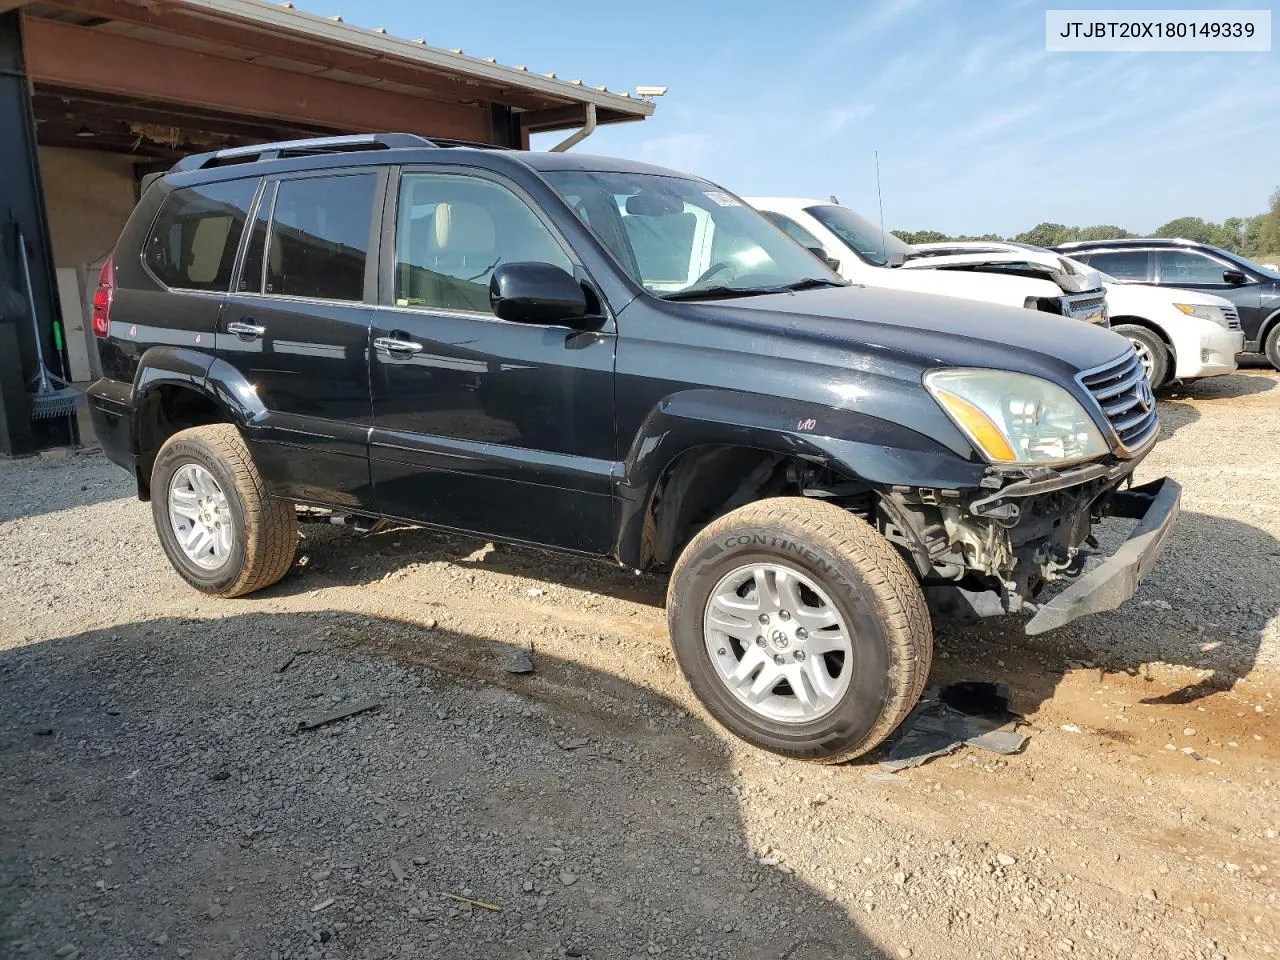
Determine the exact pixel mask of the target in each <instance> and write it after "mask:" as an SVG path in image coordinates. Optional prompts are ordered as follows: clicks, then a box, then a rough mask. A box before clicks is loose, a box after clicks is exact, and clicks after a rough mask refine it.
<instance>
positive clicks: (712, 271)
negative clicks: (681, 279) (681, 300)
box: [689, 260, 733, 287]
mask: <svg viewBox="0 0 1280 960" xmlns="http://www.w3.org/2000/svg"><path fill="white" fill-rule="evenodd" d="M732 267H733V264H732V263H730V262H729V261H728V260H719V261H717V262H715V263H713V264H712V265H711V266H709V267H707V269H705V270H703V271H702V275H701V276H700V277H698V279H697V280H695V281H693V283H691V284H689V286H690V287H696V286H698V285H699V284H700V283H702V282H703V281H704V280H710V279H711V278H712V277H714V276H715V275H716V274H717V273H719V272H720V271H721V270H728V269H730V268H732Z"/></svg>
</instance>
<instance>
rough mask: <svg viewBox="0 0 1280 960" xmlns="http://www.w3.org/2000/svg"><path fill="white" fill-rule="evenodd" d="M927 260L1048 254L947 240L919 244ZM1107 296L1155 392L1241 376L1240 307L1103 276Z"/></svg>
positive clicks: (1007, 244) (1115, 324)
mask: <svg viewBox="0 0 1280 960" xmlns="http://www.w3.org/2000/svg"><path fill="white" fill-rule="evenodd" d="M916 249H917V250H919V251H921V252H922V253H924V254H925V255H926V256H953V255H957V254H963V253H966V252H969V253H999V252H1010V251H1018V250H1027V251H1032V252H1044V250H1043V248H1042V247H1036V246H1032V245H1030V244H1023V243H1014V242H1011V241H991V240H968V241H962V240H947V241H943V242H940V243H919V244H916ZM1102 279H1103V285H1104V286H1105V287H1106V290H1107V311H1108V313H1109V314H1110V318H1111V329H1112V330H1114V331H1115V332H1116V333H1119V334H1121V335H1122V336H1125V337H1128V338H1129V342H1130V343H1132V344H1133V348H1134V350H1136V351H1137V352H1138V358H1139V359H1140V360H1141V361H1142V366H1143V368H1144V369H1145V370H1146V371H1147V379H1149V380H1150V381H1151V386H1152V388H1153V389H1159V388H1160V387H1162V386H1164V385H1165V384H1166V383H1168V382H1169V381H1170V380H1174V379H1177V380H1199V379H1202V378H1204V377H1216V376H1219V375H1221V374H1224V373H1232V372H1234V371H1235V370H1236V354H1238V353H1240V352H1241V351H1242V350H1243V349H1244V333H1243V332H1242V331H1241V329H1240V316H1239V314H1238V313H1237V312H1236V307H1235V304H1233V303H1232V302H1231V301H1230V300H1226V299H1224V298H1222V297H1215V296H1213V295H1212V294H1208V293H1200V292H1199V291H1196V290H1181V289H1177V290H1171V289H1161V288H1159V287H1148V286H1143V285H1141V284H1136V283H1128V282H1126V281H1123V280H1118V279H1116V278H1115V277H1112V276H1110V275H1109V274H1106V273H1104V274H1102Z"/></svg>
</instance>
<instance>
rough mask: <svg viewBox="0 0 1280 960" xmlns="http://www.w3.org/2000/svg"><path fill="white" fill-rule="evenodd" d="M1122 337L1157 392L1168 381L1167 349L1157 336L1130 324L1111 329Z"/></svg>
mask: <svg viewBox="0 0 1280 960" xmlns="http://www.w3.org/2000/svg"><path fill="white" fill-rule="evenodd" d="M1111 329H1112V330H1114V331H1115V332H1116V333H1118V334H1120V335H1121V336H1122V337H1126V338H1128V340H1129V342H1130V343H1132V344H1133V349H1134V350H1135V351H1136V352H1137V354H1138V359H1139V360H1140V361H1142V368H1143V369H1144V370H1146V371H1147V379H1148V380H1150V381H1151V389H1152V390H1158V389H1159V388H1160V387H1162V386H1164V384H1165V381H1167V380H1168V379H1169V359H1170V357H1169V348H1168V347H1167V346H1166V345H1165V342H1164V341H1163V340H1161V339H1160V337H1159V335H1158V334H1155V333H1152V332H1151V331H1150V330H1148V329H1147V328H1146V327H1139V326H1137V325H1136V324H1132V323H1121V324H1117V325H1116V326H1114V327H1112V328H1111Z"/></svg>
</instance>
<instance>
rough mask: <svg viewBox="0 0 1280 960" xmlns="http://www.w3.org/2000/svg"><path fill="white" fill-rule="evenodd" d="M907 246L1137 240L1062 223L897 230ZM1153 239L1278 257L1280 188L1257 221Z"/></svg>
mask: <svg viewBox="0 0 1280 960" xmlns="http://www.w3.org/2000/svg"><path fill="white" fill-rule="evenodd" d="M893 232H894V233H895V234H897V235H898V236H899V237H901V238H902V239H903V240H905V241H906V242H907V243H941V242H943V241H945V240H1006V239H1008V240H1014V241H1016V242H1018V243H1032V244H1035V245H1036V246H1038V247H1056V246H1057V245H1058V244H1060V243H1066V242H1068V241H1070V240H1115V239H1123V238H1125V237H1137V236H1141V234H1136V233H1131V232H1130V231H1128V230H1126V229H1124V228H1123V227H1118V226H1116V225H1115V224H1111V223H1099V224H1095V225H1093V226H1090V227H1069V226H1067V225H1065V224H1062V223H1038V224H1036V225H1035V226H1034V227H1032V228H1031V229H1030V230H1026V231H1024V232H1022V233H1019V234H1016V235H1014V236H1012V237H1001V236H999V235H997V234H994V233H987V234H983V235H982V236H949V235H947V234H945V233H942V232H940V231H938V230H895V231H893ZM1150 236H1153V237H1184V238H1185V239H1187V240H1195V241H1197V242H1199V243H1211V244H1213V245H1214V246H1215V247H1221V248H1222V249H1224V250H1230V251H1231V252H1232V253H1238V254H1240V255H1241V256H1244V257H1264V256H1276V255H1277V254H1280V188H1277V189H1276V191H1275V192H1274V193H1273V194H1271V200H1270V206H1269V209H1268V210H1267V212H1266V213H1260V214H1258V215H1257V216H1254V217H1227V219H1225V220H1224V221H1222V223H1211V222H1209V221H1206V220H1201V219H1200V218H1199V217H1178V218H1177V219H1176V220H1170V221H1169V222H1168V223H1166V224H1164V225H1163V226H1160V227H1157V228H1156V229H1155V230H1154V231H1153V232H1152V233H1151V234H1150Z"/></svg>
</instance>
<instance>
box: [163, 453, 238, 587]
mask: <svg viewBox="0 0 1280 960" xmlns="http://www.w3.org/2000/svg"><path fill="white" fill-rule="evenodd" d="M169 523H170V525H171V526H172V528H173V535H174V538H175V539H176V540H177V542H178V546H179V547H180V548H181V549H182V552H183V553H184V554H186V556H187V559H188V560H190V561H191V562H192V563H194V564H195V565H196V566H198V567H200V568H202V569H204V570H217V569H218V568H219V567H221V566H222V565H223V564H224V563H226V562H227V558H228V557H230V556H231V549H232V547H233V546H234V545H235V524H234V522H233V521H232V517H231V505H230V503H228V502H227V496H226V494H224V493H223V492H222V488H221V487H220V486H218V481H217V480H215V479H214V476H213V474H212V473H210V472H209V471H208V470H207V469H205V468H204V467H203V466H201V465H200V464H198V463H184V464H183V465H182V466H181V467H179V468H178V469H177V471H175V472H174V475H173V479H172V480H171V481H170V482H169Z"/></svg>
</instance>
